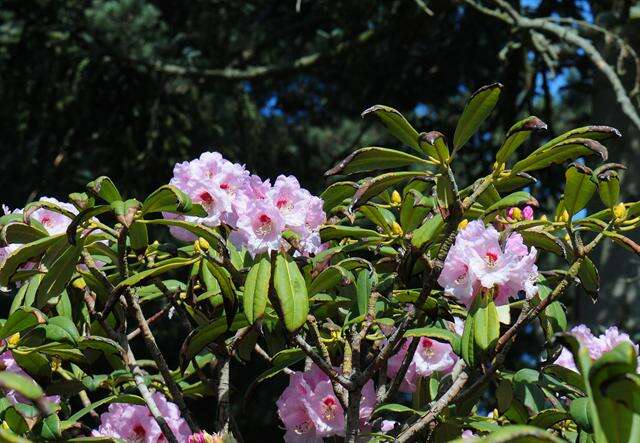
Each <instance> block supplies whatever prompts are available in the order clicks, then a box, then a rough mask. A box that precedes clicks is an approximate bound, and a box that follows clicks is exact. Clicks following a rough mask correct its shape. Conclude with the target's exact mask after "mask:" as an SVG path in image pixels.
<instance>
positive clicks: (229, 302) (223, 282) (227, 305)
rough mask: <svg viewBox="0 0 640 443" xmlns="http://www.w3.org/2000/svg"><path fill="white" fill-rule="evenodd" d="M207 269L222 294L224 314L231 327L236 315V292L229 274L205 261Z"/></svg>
mask: <svg viewBox="0 0 640 443" xmlns="http://www.w3.org/2000/svg"><path fill="white" fill-rule="evenodd" d="M206 263H207V269H209V271H210V272H211V274H212V275H213V277H215V279H216V280H217V281H218V285H220V290H221V292H222V303H223V305H224V312H225V314H226V318H227V322H228V323H229V325H231V322H233V319H234V317H235V314H236V307H237V300H236V291H235V286H234V284H233V281H232V280H231V276H230V275H229V272H228V271H227V270H226V269H224V268H223V267H221V266H218V265H217V264H214V263H212V262H211V261H209V260H207V262H206Z"/></svg>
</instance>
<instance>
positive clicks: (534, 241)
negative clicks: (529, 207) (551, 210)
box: [518, 229, 566, 257]
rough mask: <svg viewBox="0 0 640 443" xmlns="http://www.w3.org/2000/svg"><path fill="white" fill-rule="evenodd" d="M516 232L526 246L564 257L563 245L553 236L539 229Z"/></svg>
mask: <svg viewBox="0 0 640 443" xmlns="http://www.w3.org/2000/svg"><path fill="white" fill-rule="evenodd" d="M518 232H519V233H520V235H522V239H523V240H524V242H525V243H526V244H527V245H529V246H535V247H536V248H538V249H542V250H543V251H548V252H552V253H554V254H556V255H558V256H560V257H564V256H566V251H565V250H564V245H563V244H562V242H561V241H560V240H559V239H558V238H557V237H555V236H554V235H553V234H551V233H549V232H547V231H543V230H540V229H526V230H523V231H518Z"/></svg>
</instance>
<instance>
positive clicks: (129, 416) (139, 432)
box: [92, 392, 191, 443]
mask: <svg viewBox="0 0 640 443" xmlns="http://www.w3.org/2000/svg"><path fill="white" fill-rule="evenodd" d="M153 400H154V401H155V403H156V405H157V406H158V409H159V410H160V413H161V414H162V416H163V417H164V419H165V420H166V421H167V424H168V425H169V428H171V430H172V431H173V434H174V435H175V436H176V438H177V440H178V441H179V442H181V443H183V442H184V443H186V442H187V441H188V440H189V436H190V435H191V431H190V430H189V426H188V425H187V422H186V421H184V419H182V418H181V417H180V410H179V409H178V406H176V405H175V404H173V403H171V402H170V401H167V399H166V398H165V396H164V395H162V394H160V393H159V392H154V393H153ZM92 435H93V436H94V437H113V438H119V439H122V440H124V441H128V442H140V443H160V442H166V441H167V440H166V439H165V437H164V435H163V434H162V431H161V430H160V426H158V423H156V421H155V419H154V418H153V416H152V415H151V412H149V409H148V408H147V407H146V406H143V405H132V404H128V403H111V404H110V405H109V410H108V411H107V412H105V413H103V414H102V415H101V416H100V427H99V428H98V429H95V430H94V431H93V432H92Z"/></svg>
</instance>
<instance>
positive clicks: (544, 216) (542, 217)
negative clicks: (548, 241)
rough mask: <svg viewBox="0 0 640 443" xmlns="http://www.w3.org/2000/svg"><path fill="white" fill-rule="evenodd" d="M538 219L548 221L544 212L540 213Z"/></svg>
mask: <svg viewBox="0 0 640 443" xmlns="http://www.w3.org/2000/svg"><path fill="white" fill-rule="evenodd" d="M540 221H543V222H546V221H548V220H547V216H546V215H544V214H542V215H541V216H540Z"/></svg>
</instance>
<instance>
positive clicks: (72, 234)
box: [67, 205, 111, 245]
mask: <svg viewBox="0 0 640 443" xmlns="http://www.w3.org/2000/svg"><path fill="white" fill-rule="evenodd" d="M109 211H111V206H110V205H100V206H93V207H91V208H87V209H84V210H82V211H81V212H80V213H79V214H78V215H76V216H75V217H74V218H73V220H71V223H70V224H69V226H68V227H67V238H68V239H69V243H70V244H72V245H75V244H76V243H77V238H76V237H77V235H78V227H79V226H80V225H81V224H83V223H85V222H86V221H88V220H91V219H92V218H94V217H97V216H98V215H101V214H104V213H106V212H109Z"/></svg>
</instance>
